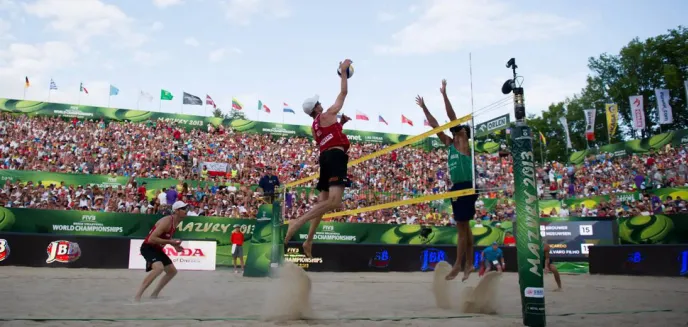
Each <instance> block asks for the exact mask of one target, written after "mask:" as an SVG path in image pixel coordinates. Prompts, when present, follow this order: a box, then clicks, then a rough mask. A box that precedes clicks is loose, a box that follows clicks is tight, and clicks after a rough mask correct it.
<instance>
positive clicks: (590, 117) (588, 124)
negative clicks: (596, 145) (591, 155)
mask: <svg viewBox="0 0 688 327" xmlns="http://www.w3.org/2000/svg"><path fill="white" fill-rule="evenodd" d="M584 111H585V137H586V138H587V139H588V141H594V140H595V109H585V110H584Z"/></svg>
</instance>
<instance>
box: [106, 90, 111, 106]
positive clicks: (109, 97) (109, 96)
mask: <svg viewBox="0 0 688 327" xmlns="http://www.w3.org/2000/svg"><path fill="white" fill-rule="evenodd" d="M110 99H112V93H110V95H108V106H107V107H108V108H110Z"/></svg>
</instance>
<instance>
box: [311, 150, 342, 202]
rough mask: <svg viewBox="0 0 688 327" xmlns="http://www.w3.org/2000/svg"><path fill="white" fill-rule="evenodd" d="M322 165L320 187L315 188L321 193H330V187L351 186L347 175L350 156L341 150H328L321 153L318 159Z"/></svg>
mask: <svg viewBox="0 0 688 327" xmlns="http://www.w3.org/2000/svg"><path fill="white" fill-rule="evenodd" d="M318 163H319V164H320V177H319V179H318V185H317V186H316V187H315V188H316V189H317V190H318V191H320V192H328V191H329V190H330V186H336V185H342V186H345V187H346V186H347V185H348V184H349V176H348V174H347V171H346V170H347V165H348V164H349V155H347V154H346V153H345V152H344V151H342V150H341V149H328V150H325V151H324V152H322V153H320V158H319V159H318Z"/></svg>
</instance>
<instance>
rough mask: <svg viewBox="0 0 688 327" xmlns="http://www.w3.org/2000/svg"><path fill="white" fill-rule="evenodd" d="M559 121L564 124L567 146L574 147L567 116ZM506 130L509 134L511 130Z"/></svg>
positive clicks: (568, 147)
mask: <svg viewBox="0 0 688 327" xmlns="http://www.w3.org/2000/svg"><path fill="white" fill-rule="evenodd" d="M559 122H560V123H561V125H562V126H564V132H565V133H566V148H567V149H570V148H573V146H572V145H571V136H570V135H569V122H568V121H567V120H566V117H564V116H562V117H559ZM506 131H507V134H509V132H510V130H509V129H507V130H506Z"/></svg>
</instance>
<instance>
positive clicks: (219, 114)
mask: <svg viewBox="0 0 688 327" xmlns="http://www.w3.org/2000/svg"><path fill="white" fill-rule="evenodd" d="M212 114H213V117H215V118H222V119H229V115H227V114H225V113H223V112H222V109H220V107H215V109H213V112H212Z"/></svg>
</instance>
